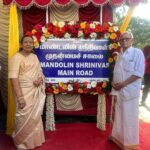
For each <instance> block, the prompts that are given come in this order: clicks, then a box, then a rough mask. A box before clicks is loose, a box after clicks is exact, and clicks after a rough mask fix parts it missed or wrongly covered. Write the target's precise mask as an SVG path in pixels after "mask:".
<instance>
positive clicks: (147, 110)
mask: <svg viewBox="0 0 150 150" xmlns="http://www.w3.org/2000/svg"><path fill="white" fill-rule="evenodd" d="M141 95H142V92H141ZM139 110H140V114H139V118H140V120H142V121H144V122H149V123H150V92H149V95H148V98H147V99H146V105H145V106H141V105H139Z"/></svg>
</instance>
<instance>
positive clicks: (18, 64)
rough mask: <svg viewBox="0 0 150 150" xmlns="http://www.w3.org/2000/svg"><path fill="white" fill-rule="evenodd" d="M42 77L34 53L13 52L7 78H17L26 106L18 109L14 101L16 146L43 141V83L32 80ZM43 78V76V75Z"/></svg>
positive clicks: (20, 146) (30, 145)
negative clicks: (35, 83) (37, 84)
mask: <svg viewBox="0 0 150 150" xmlns="http://www.w3.org/2000/svg"><path fill="white" fill-rule="evenodd" d="M38 77H43V74H42V69H41V67H40V63H39V61H38V58H37V56H36V55H35V54H33V53H31V54H29V55H28V56H26V57H25V56H23V55H22V54H21V53H17V54H15V55H14V56H13V57H12V58H11V60H10V65H9V78H18V79H19V84H20V88H21V90H22V93H23V97H24V100H25V102H26V106H25V107H24V108H23V109H19V108H18V105H17V99H16V96H15V94H14V97H15V102H16V114H15V130H14V132H13V135H12V137H13V140H14V143H15V145H16V147H17V148H21V149H33V148H35V147H37V146H40V145H42V143H44V142H45V138H44V130H43V124H42V118H41V115H42V112H43V107H44V103H45V97H46V96H45V86H44V83H43V84H41V85H40V86H38V87H36V86H35V85H34V84H33V82H34V81H35V80H36V79H37V78H38ZM43 79H44V77H43Z"/></svg>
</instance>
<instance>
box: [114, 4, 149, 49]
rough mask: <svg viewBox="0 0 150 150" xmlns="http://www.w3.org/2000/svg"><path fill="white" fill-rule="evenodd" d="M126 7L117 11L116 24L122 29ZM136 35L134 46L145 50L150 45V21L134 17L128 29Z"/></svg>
mask: <svg viewBox="0 0 150 150" xmlns="http://www.w3.org/2000/svg"><path fill="white" fill-rule="evenodd" d="M126 10H127V9H126V7H125V6H124V7H123V8H122V9H121V11H116V24H117V25H118V26H119V27H120V26H121V24H122V22H123V20H124V18H125V14H126ZM127 30H129V31H131V32H132V33H133V35H134V46H135V47H138V48H143V47H144V46H145V45H148V44H149V45H150V31H149V30H150V20H147V19H143V18H140V17H132V19H131V22H130V24H129V26H128V28H127Z"/></svg>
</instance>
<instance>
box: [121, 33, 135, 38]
mask: <svg viewBox="0 0 150 150" xmlns="http://www.w3.org/2000/svg"><path fill="white" fill-rule="evenodd" d="M124 34H128V35H130V37H131V38H132V39H133V38H134V36H133V33H132V32H131V31H125V32H123V33H122V35H124ZM122 35H121V36H122Z"/></svg>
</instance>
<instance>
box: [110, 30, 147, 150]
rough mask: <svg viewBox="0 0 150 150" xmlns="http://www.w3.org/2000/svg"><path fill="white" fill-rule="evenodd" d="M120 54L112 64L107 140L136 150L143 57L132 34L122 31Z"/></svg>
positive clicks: (128, 149)
mask: <svg viewBox="0 0 150 150" xmlns="http://www.w3.org/2000/svg"><path fill="white" fill-rule="evenodd" d="M120 44H121V46H122V52H121V53H120V54H119V56H118V60H117V62H116V64H115V68H114V73H113V82H112V87H113V88H112V92H111V94H112V95H113V96H114V99H115V101H116V103H115V114H114V116H115V117H114V123H113V128H112V133H111V136H110V139H111V140H112V141H113V142H115V143H116V144H117V145H118V146H119V147H121V148H122V149H123V150H130V149H134V150H137V149H138V145H139V119H138V115H139V110H138V109H139V107H138V104H139V97H140V88H141V78H142V77H143V75H144V55H143V52H142V51H141V50H140V49H137V48H134V47H132V44H133V35H132V33H130V32H125V33H123V34H122V35H121V37H120Z"/></svg>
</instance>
